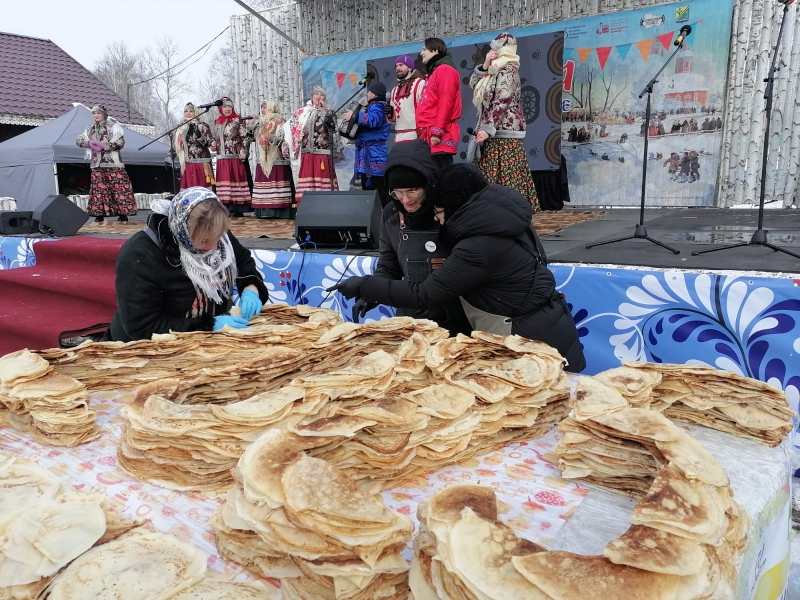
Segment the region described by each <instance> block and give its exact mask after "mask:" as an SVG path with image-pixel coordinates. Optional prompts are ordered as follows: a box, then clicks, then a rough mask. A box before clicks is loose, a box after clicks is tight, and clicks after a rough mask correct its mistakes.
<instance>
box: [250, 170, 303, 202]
mask: <svg viewBox="0 0 800 600" xmlns="http://www.w3.org/2000/svg"><path fill="white" fill-rule="evenodd" d="M293 199H294V193H293V190H292V168H291V167H290V166H289V165H273V166H272V171H270V174H269V177H267V176H266V175H264V170H263V169H262V168H261V165H257V166H256V178H255V182H254V183H253V208H254V209H255V210H260V209H270V208H273V209H280V208H292V200H293Z"/></svg>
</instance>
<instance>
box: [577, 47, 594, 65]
mask: <svg viewBox="0 0 800 600" xmlns="http://www.w3.org/2000/svg"><path fill="white" fill-rule="evenodd" d="M591 53H592V49H591V48H578V58H580V59H581V64H583V63H585V62H586V59H587V58H589V55H590V54H591Z"/></svg>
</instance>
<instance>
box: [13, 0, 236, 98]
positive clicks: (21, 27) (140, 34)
mask: <svg viewBox="0 0 800 600" xmlns="http://www.w3.org/2000/svg"><path fill="white" fill-rule="evenodd" d="M2 4H3V8H2V16H0V31H4V32H7V33H18V34H22V35H29V36H31V37H38V38H45V39H49V40H52V41H53V42H55V43H56V44H57V45H58V46H60V47H61V48H62V49H63V50H64V51H66V52H67V54H69V55H70V56H72V57H73V58H74V59H76V60H77V61H78V62H80V63H81V64H82V65H84V66H85V67H86V68H88V69H91V68H92V67H93V66H94V63H95V61H96V60H98V59H99V58H100V57H101V56H102V55H103V51H104V49H105V48H106V46H107V45H108V44H109V43H110V42H113V41H115V40H122V41H124V42H125V43H126V44H127V45H128V47H129V48H131V49H133V50H140V49H142V48H144V47H145V46H148V45H153V44H154V43H155V41H156V40H157V39H158V38H160V37H164V36H167V35H171V36H172V37H173V38H174V39H175V40H177V42H178V44H179V45H180V49H181V58H183V57H184V56H186V55H188V54H191V53H192V52H194V51H195V50H197V49H198V48H200V47H201V46H202V45H203V44H205V43H206V42H209V41H210V40H211V39H212V38H213V37H214V36H216V35H217V34H218V33H219V32H220V31H222V30H223V29H224V28H225V27H227V26H228V25H229V24H230V16H231V15H236V14H243V13H244V12H245V10H244V9H243V8H242V7H241V6H239V5H238V4H236V3H235V2H233V0H115V1H114V2H98V1H97V0H94V1H91V2H90V1H89V0H32V1H29V2H21V1H19V0H16V1H13V0H3V2H2ZM32 9H33V10H32ZM224 37H225V36H222V37H220V38H219V39H218V40H217V41H216V42H215V43H214V45H213V46H212V47H211V48H210V49H209V51H208V53H207V54H206V55H205V57H204V58H203V59H202V60H200V61H198V62H197V63H196V64H195V65H194V66H193V67H192V68H191V69H189V70H188V71H187V73H191V75H192V76H193V77H192V79H194V78H197V77H200V76H201V75H202V74H203V73H205V71H206V70H207V68H208V65H209V62H210V60H211V57H212V56H213V55H214V53H215V51H216V50H217V49H219V47H221V46H222V44H223V43H224ZM192 60H194V59H192ZM191 99H193V100H194V101H195V102H198V103H201V102H207V101H209V100H212V99H209V98H194V94H192V98H191ZM187 100H188V98H187Z"/></svg>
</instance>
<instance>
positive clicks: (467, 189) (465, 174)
mask: <svg viewBox="0 0 800 600" xmlns="http://www.w3.org/2000/svg"><path fill="white" fill-rule="evenodd" d="M488 185H489V182H488V181H486V178H485V177H484V176H483V173H481V170H480V169H479V168H478V167H476V166H475V165H473V164H471V163H457V164H455V165H450V166H449V167H446V168H444V169H442V170H441V171H439V172H437V173H436V174H435V175H434V177H433V179H432V181H431V182H430V184H429V191H430V193H431V197H432V198H434V203H435V204H436V206H438V207H440V208H443V209H444V210H445V214H446V216H448V217H449V216H451V215H452V214H453V213H455V212H456V211H457V210H458V209H459V208H461V207H462V206H463V205H464V204H465V203H466V202H467V200H469V199H470V198H472V196H474V195H475V194H477V193H478V192H482V191H483V190H485V189H486V187H487V186H488Z"/></svg>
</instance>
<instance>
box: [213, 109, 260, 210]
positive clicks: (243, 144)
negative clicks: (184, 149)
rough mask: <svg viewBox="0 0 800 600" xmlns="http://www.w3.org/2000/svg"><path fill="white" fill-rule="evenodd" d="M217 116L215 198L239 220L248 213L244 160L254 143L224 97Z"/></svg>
mask: <svg viewBox="0 0 800 600" xmlns="http://www.w3.org/2000/svg"><path fill="white" fill-rule="evenodd" d="M219 113H220V114H219V117H217V120H216V121H215V123H216V132H215V138H216V145H217V176H216V180H217V197H219V200H220V202H222V203H223V204H224V205H225V206H226V207H227V208H228V211H229V212H230V213H231V216H232V217H241V216H243V213H246V212H250V210H251V208H250V188H249V187H248V186H247V172H246V171H245V168H244V161H245V160H247V149H248V148H249V147H250V142H252V141H253V140H252V137H251V135H252V134H251V132H250V131H248V129H247V127H246V126H245V124H244V123H243V122H242V119H241V117H239V115H238V114H236V111H235V110H234V109H233V100H231V99H230V98H228V97H227V96H225V97H224V98H223V99H222V106H220V107H219Z"/></svg>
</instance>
